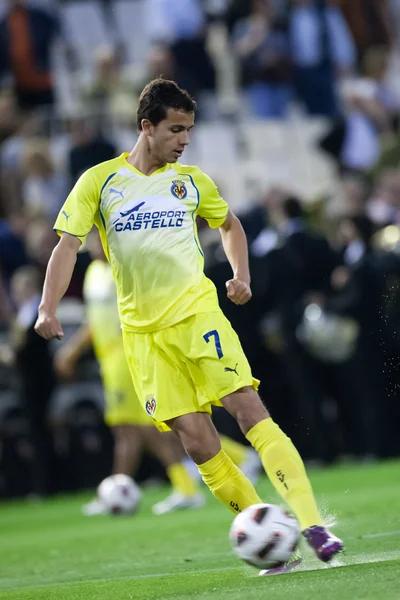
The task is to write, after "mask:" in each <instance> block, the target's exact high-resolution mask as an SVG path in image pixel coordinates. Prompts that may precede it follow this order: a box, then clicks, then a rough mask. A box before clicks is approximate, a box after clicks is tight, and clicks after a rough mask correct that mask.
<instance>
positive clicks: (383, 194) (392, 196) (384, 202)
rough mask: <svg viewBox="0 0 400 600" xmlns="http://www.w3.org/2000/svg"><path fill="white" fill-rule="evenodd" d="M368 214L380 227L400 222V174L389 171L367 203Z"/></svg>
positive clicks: (385, 173) (383, 176) (380, 180)
mask: <svg viewBox="0 0 400 600" xmlns="http://www.w3.org/2000/svg"><path fill="white" fill-rule="evenodd" d="M367 214H368V216H369V218H370V219H372V221H373V222H374V223H375V224H377V225H380V226H383V225H389V224H390V223H399V222H400V172H399V170H398V169H387V170H386V171H384V172H383V174H382V175H381V177H380V179H379V180H378V182H377V185H376V187H375V190H374V191H373V193H372V197H371V198H370V199H369V200H368V202H367Z"/></svg>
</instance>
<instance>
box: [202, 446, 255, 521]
mask: <svg viewBox="0 0 400 600" xmlns="http://www.w3.org/2000/svg"><path fill="white" fill-rule="evenodd" d="M198 468H199V471H200V473H201V476H202V478H203V481H204V483H206V484H207V485H208V487H209V488H210V490H211V492H212V493H213V494H214V496H215V497H216V498H217V499H218V500H219V501H220V502H222V504H225V506H226V507H227V508H229V510H230V511H232V512H233V513H238V512H240V511H242V510H243V509H245V508H247V507H248V506H251V505H252V504H259V503H260V502H262V500H261V499H260V497H259V496H258V494H257V492H256V490H255V489H254V487H253V486H252V484H251V483H250V481H249V480H248V479H247V477H245V475H243V473H242V472H241V471H240V469H239V468H238V467H237V466H236V465H235V464H234V463H233V462H232V461H231V459H230V458H229V457H228V456H227V455H226V454H225V452H223V451H222V450H220V451H219V452H218V454H216V455H215V456H214V457H213V458H211V459H210V460H208V461H207V462H205V463H203V464H202V465H198Z"/></svg>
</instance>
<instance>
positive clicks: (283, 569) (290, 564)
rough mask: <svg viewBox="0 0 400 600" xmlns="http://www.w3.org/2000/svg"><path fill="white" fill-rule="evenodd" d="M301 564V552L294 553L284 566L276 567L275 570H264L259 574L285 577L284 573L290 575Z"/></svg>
mask: <svg viewBox="0 0 400 600" xmlns="http://www.w3.org/2000/svg"><path fill="white" fill-rule="evenodd" d="M300 563H301V554H300V552H299V550H298V549H297V548H296V550H295V551H294V552H293V554H292V556H291V557H290V558H289V560H288V561H286V562H285V563H284V564H283V565H280V566H279V567H274V568H273V569H263V570H262V571H260V572H259V575H261V576H263V575H283V573H288V572H289V571H291V570H292V569H294V568H296V567H297V565H299V564H300Z"/></svg>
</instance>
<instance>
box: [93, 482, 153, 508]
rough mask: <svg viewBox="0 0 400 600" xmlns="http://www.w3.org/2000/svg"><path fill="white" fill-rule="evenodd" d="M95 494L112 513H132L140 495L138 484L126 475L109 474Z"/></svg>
mask: <svg viewBox="0 0 400 600" xmlns="http://www.w3.org/2000/svg"><path fill="white" fill-rule="evenodd" d="M97 496H98V498H99V500H100V502H101V503H102V504H103V505H104V506H105V508H106V510H107V512H108V513H110V514H112V515H121V514H132V513H134V512H136V510H137V509H138V507H139V503H140V499H141V497H142V494H141V491H140V489H139V487H138V485H137V484H136V483H135V482H134V480H133V479H132V478H131V477H128V476H127V475H122V474H119V475H111V476H110V477H107V478H106V479H104V480H103V481H102V482H101V483H100V485H99V487H98V488H97Z"/></svg>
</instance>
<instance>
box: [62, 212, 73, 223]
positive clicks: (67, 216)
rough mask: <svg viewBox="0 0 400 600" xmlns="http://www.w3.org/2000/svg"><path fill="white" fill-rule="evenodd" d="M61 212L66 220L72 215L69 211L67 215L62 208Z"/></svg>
mask: <svg viewBox="0 0 400 600" xmlns="http://www.w3.org/2000/svg"><path fill="white" fill-rule="evenodd" d="M61 214H62V215H64V217H65V218H66V219H67V221H68V219H69V218H70V216H71V215H72V213H70V214H69V215H67V213H66V212H65V210H62V211H61Z"/></svg>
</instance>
